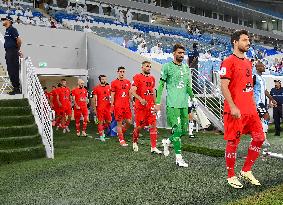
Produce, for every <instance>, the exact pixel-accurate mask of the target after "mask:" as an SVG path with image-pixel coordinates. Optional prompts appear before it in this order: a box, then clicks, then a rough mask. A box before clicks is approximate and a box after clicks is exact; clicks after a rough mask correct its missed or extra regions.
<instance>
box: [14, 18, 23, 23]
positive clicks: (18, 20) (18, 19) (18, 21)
mask: <svg viewBox="0 0 283 205" xmlns="http://www.w3.org/2000/svg"><path fill="white" fill-rule="evenodd" d="M22 23H23V21H22V20H21V19H20V17H19V16H18V18H17V20H16V22H15V24H22Z"/></svg>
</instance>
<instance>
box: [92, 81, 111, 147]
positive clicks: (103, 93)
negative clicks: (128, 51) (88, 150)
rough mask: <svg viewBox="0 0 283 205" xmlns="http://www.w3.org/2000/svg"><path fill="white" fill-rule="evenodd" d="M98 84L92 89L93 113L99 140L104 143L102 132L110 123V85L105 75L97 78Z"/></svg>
mask: <svg viewBox="0 0 283 205" xmlns="http://www.w3.org/2000/svg"><path fill="white" fill-rule="evenodd" d="M98 79H99V81H100V84H99V85H97V86H96V87H94V88H93V92H92V94H93V112H94V114H95V115H96V116H97V119H98V132H99V136H100V140H101V141H102V142H105V133H104V130H105V129H106V128H107V127H109V124H110V122H111V103H110V95H111V93H110V92H111V90H110V85H109V84H108V83H107V77H106V75H100V76H99V77H98Z"/></svg>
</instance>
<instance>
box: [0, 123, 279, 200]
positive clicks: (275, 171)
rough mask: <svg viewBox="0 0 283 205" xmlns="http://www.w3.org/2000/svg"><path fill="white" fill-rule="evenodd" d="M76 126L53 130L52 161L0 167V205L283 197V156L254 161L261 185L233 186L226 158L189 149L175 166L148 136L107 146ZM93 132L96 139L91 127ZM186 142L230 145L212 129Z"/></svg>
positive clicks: (216, 146) (275, 145)
mask: <svg viewBox="0 0 283 205" xmlns="http://www.w3.org/2000/svg"><path fill="white" fill-rule="evenodd" d="M71 129H72V132H71V133H68V134H62V132H61V131H60V132H59V131H55V133H54V143H55V159H53V160H50V159H45V158H43V159H36V160H30V161H25V162H20V163H14V164H9V165H2V166H0V204H95V205H96V204H111V205H113V204H142V205H144V204H150V205H151V204H158V205H160V204H169V205H172V204H176V205H177V204H201V205H203V204H229V203H235V204H241V203H242V202H243V203H246V204H262V203H259V200H258V198H260V197H262V196H266V197H265V198H266V202H270V200H271V202H272V201H274V202H278V203H279V202H280V199H282V185H283V174H282V173H283V172H282V170H283V161H282V160H279V159H272V158H270V159H267V160H265V161H263V160H262V159H259V160H258V161H257V162H256V164H255V166H254V174H255V176H256V177H257V178H258V179H259V180H260V181H261V183H262V186H261V187H254V186H252V185H250V184H245V186H244V188H243V189H242V190H235V189H233V188H231V187H229V186H228V185H227V183H226V170H225V162H224V158H221V157H212V156H206V155H203V154H196V153H193V152H189V151H184V152H183V156H184V158H185V159H186V160H187V161H188V163H189V168H178V167H176V166H175V164H174V160H175V159H174V154H173V153H170V155H169V156H168V157H166V158H165V157H164V156H158V155H152V154H150V146H149V140H148V134H147V133H146V134H145V133H144V136H145V137H141V139H140V146H139V152H137V153H135V152H133V151H132V148H131V143H129V147H126V148H123V147H120V146H119V144H118V142H117V139H116V138H111V139H109V140H107V141H106V142H105V143H102V142H100V141H98V140H96V139H95V138H92V139H91V138H78V137H76V136H75V132H74V128H73V127H72V128H71ZM88 130H89V134H90V135H92V136H93V137H97V134H96V130H95V128H94V126H93V125H91V126H90V127H89V129H88ZM159 134H160V138H159V140H158V141H159V142H160V141H161V138H163V137H167V136H169V132H168V131H167V130H159ZM127 137H128V138H130V134H129V133H127ZM269 141H270V143H271V144H272V150H274V151H281V152H282V150H283V149H282V148H283V143H282V142H283V138H282V137H281V138H280V137H274V136H273V135H272V134H270V136H269ZM182 142H183V144H184V148H186V146H187V145H185V144H190V145H192V146H194V147H206V148H210V149H216V150H224V147H225V141H224V140H223V136H222V135H220V134H216V133H213V132H206V133H201V132H200V133H198V134H197V138H195V139H189V138H188V137H186V136H184V137H183V138H182ZM248 144H249V138H248V137H244V138H243V140H242V142H241V144H240V147H239V156H240V158H239V159H238V160H237V167H236V170H237V171H239V170H240V169H241V165H243V162H244V159H243V158H241V157H243V156H245V154H246V151H247V147H248ZM280 192H281V195H280ZM256 196H258V197H256ZM280 197H281V198H280ZM268 200H269V201H268ZM281 201H282V200H281ZM267 204H268V203H267ZM269 204H270V203H269Z"/></svg>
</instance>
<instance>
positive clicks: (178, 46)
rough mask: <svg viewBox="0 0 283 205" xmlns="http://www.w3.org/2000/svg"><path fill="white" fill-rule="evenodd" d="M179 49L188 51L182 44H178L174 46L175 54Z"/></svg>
mask: <svg viewBox="0 0 283 205" xmlns="http://www.w3.org/2000/svg"><path fill="white" fill-rule="evenodd" d="M177 49H182V50H186V49H185V47H184V46H183V45H182V44H180V43H176V44H175V45H174V46H173V52H175V51H176V50H177Z"/></svg>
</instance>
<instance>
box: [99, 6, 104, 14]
mask: <svg viewBox="0 0 283 205" xmlns="http://www.w3.org/2000/svg"><path fill="white" fill-rule="evenodd" d="M98 13H99V15H102V16H103V15H104V12H103V7H102V4H101V3H99V6H98Z"/></svg>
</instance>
